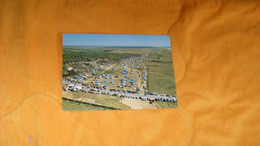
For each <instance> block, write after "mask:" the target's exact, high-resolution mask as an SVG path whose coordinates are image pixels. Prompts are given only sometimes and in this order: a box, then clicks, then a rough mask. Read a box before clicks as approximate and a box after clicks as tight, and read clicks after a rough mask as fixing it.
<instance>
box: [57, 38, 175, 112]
mask: <svg viewBox="0 0 260 146" xmlns="http://www.w3.org/2000/svg"><path fill="white" fill-rule="evenodd" d="M62 60H63V61H62V110H63V111H86V110H129V109H162V108H177V96H176V87H175V80H174V70H173V60H172V51H171V44H170V38H169V36H168V35H126V34H66V33H65V34H63V59H62Z"/></svg>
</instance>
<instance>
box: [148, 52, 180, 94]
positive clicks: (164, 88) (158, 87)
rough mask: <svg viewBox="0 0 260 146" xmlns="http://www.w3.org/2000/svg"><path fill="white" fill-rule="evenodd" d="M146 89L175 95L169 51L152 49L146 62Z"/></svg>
mask: <svg viewBox="0 0 260 146" xmlns="http://www.w3.org/2000/svg"><path fill="white" fill-rule="evenodd" d="M147 87H148V91H149V92H152V93H157V94H169V95H176V89H175V80H174V72H173V63H172V56H171V51H170V50H168V49H162V50H153V51H152V52H151V53H150V56H149V63H148V81H147Z"/></svg>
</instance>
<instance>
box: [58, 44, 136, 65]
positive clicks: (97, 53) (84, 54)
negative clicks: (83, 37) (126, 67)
mask: <svg viewBox="0 0 260 146" xmlns="http://www.w3.org/2000/svg"><path fill="white" fill-rule="evenodd" d="M112 50H113V49H106V48H86V47H82V48H80V47H78V48H73V47H64V48H63V63H67V62H70V61H93V60H96V58H102V59H107V60H111V61H116V62H117V61H120V60H121V59H122V58H129V57H132V56H138V55H140V54H139V53H134V52H131V53H127V52H126V53H116V52H115V53H114V52H113V51H112ZM111 51H112V52H111Z"/></svg>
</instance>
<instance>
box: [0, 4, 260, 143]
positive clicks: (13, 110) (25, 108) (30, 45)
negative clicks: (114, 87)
mask: <svg viewBox="0 0 260 146" xmlns="http://www.w3.org/2000/svg"><path fill="white" fill-rule="evenodd" d="M259 16H260V1H253V0H248V1H235V0H233V1H186V2H185V1H178V0H174V1H171V0H153V1H150V0H128V1H120V0H41V1H37V0H1V1H0V64H1V65H0V67H1V68H0V145H29V139H30V136H31V142H30V144H31V145H55V146H57V145H61V146H64V145H118V146H122V145H170V146H172V145H228V146H230V145H243V146H244V145H250V146H252V145H260V112H259V111H260V97H259V96H260V84H259V82H260V17H259ZM62 33H112V34H163V35H165V34H169V35H170V37H171V43H172V49H173V61H174V71H175V78H176V87H177V96H178V106H179V107H178V108H177V109H158V110H122V111H83V112H82V111H73V112H69V111H62V99H61V78H62Z"/></svg>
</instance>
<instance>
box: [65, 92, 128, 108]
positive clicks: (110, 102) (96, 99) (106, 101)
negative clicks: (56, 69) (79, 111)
mask: <svg viewBox="0 0 260 146" xmlns="http://www.w3.org/2000/svg"><path fill="white" fill-rule="evenodd" d="M62 95H63V96H64V97H65V98H67V97H70V98H73V99H75V100H78V99H80V98H81V99H82V98H83V99H84V98H85V99H90V100H93V104H98V105H103V106H104V107H106V106H107V107H114V108H116V109H130V107H129V106H127V105H125V104H123V103H121V102H120V100H122V98H117V97H113V96H107V95H101V94H89V93H83V92H71V91H66V92H63V93H62ZM65 106H66V103H65ZM67 107H68V106H67ZM90 107H92V105H90ZM97 108H99V107H97Z"/></svg>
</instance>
